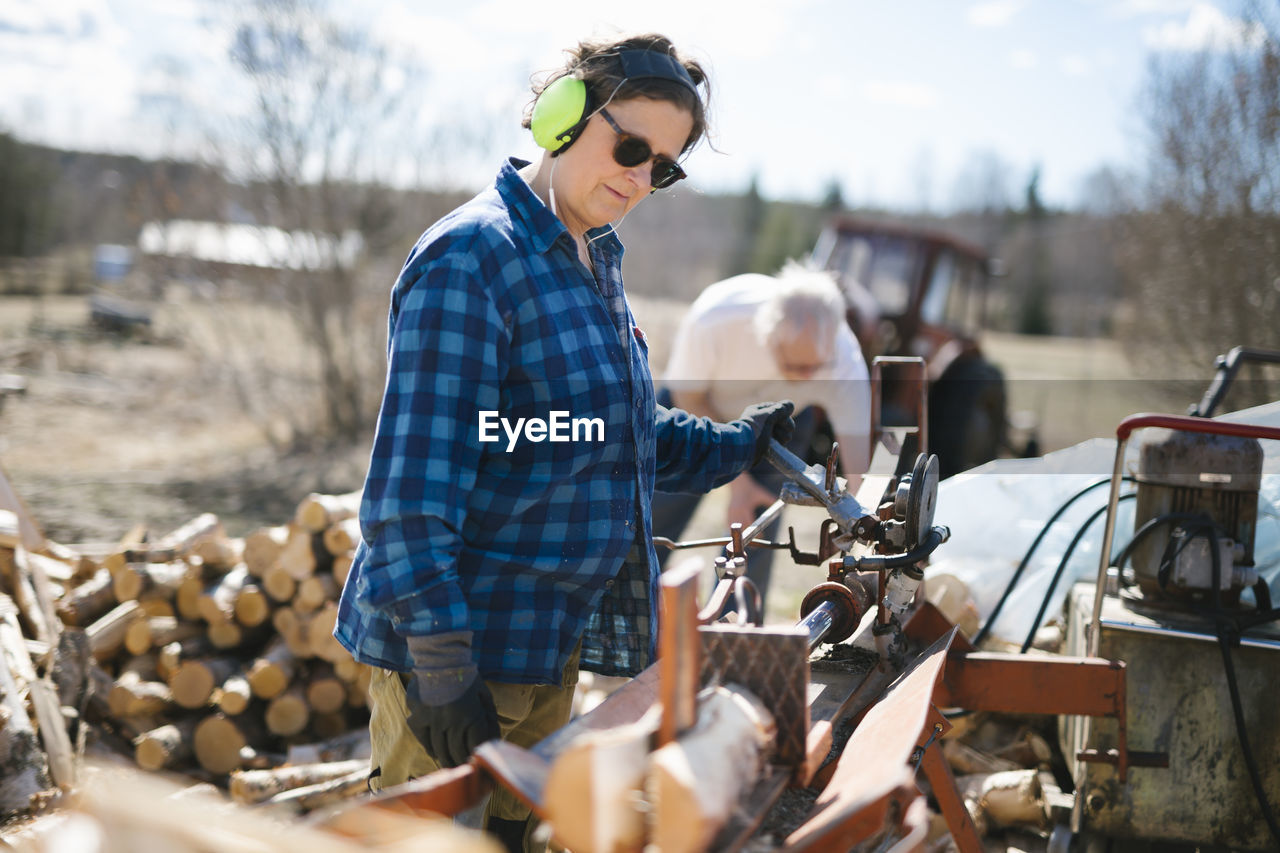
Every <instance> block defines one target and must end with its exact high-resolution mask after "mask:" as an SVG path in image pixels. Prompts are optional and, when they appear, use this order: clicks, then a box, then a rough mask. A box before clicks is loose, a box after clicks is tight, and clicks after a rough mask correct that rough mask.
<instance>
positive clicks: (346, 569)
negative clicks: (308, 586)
mask: <svg viewBox="0 0 1280 853" xmlns="http://www.w3.org/2000/svg"><path fill="white" fill-rule="evenodd" d="M351 557H352V555H351V554H334V555H333V569H332V570H331V571H330V574H332V575H333V579H334V581H335V582H336V583H337V584H338V587H339V588H341V587H342V585H343V584H345V583H346V582H347V575H348V574H350V572H351Z"/></svg>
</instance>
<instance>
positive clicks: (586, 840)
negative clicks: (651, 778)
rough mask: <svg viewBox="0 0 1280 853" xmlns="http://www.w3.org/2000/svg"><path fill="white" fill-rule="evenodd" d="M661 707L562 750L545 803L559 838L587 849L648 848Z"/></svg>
mask: <svg viewBox="0 0 1280 853" xmlns="http://www.w3.org/2000/svg"><path fill="white" fill-rule="evenodd" d="M659 715H660V710H659V709H657V708H656V706H655V708H653V709H651V710H650V713H648V714H646V715H645V716H644V717H642V718H641V719H640V720H637V721H636V722H635V723H632V724H630V725H627V726H620V727H618V728H613V729H602V730H600V731H594V732H587V733H584V734H583V735H581V736H580V737H578V738H576V739H575V740H574V741H572V742H571V743H570V744H569V745H568V746H566V747H565V748H564V749H563V750H561V751H560V753H558V754H557V755H556V757H555V760H554V761H553V762H552V764H551V768H550V770H549V771H548V773H547V781H546V784H545V786H544V788H543V797H542V804H543V808H544V810H545V813H546V817H547V821H548V822H549V823H550V824H551V827H552V832H553V833H554V835H555V837H556V840H557V841H559V842H560V843H561V844H563V845H564V846H565V847H567V848H569V849H571V850H575V851H576V850H580V851H583V853H628V851H631V852H632V853H635V852H636V851H640V850H643V849H644V843H645V816H646V808H645V805H644V782H645V775H646V773H647V771H648V766H649V755H650V752H649V751H650V749H651V748H652V746H653V739H654V736H655V735H656V734H657V731H658V723H659V719H660V716H659Z"/></svg>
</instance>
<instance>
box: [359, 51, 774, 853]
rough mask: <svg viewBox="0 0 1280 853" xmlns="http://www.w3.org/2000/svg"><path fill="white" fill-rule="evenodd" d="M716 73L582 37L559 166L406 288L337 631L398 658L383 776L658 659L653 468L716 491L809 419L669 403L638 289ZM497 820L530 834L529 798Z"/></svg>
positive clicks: (563, 107) (550, 719)
mask: <svg viewBox="0 0 1280 853" xmlns="http://www.w3.org/2000/svg"><path fill="white" fill-rule="evenodd" d="M706 86H707V81H706V76H705V74H704V73H703V71H702V69H701V67H700V66H699V65H698V64H697V63H696V62H694V61H692V60H689V59H685V58H682V57H680V56H679V55H678V54H677V53H676V52H675V49H674V48H673V46H672V45H671V43H670V42H669V41H668V40H667V39H666V38H664V37H662V36H657V35H646V36H637V37H631V38H625V39H619V40H613V41H608V42H591V43H585V42H584V43H582V44H580V45H579V46H578V47H577V49H576V50H574V51H572V52H571V55H570V61H569V62H568V64H567V65H566V67H565V68H564V69H562V70H561V71H560V72H558V73H557V74H555V75H553V77H552V78H551V79H550V80H549V81H548V83H547V84H546V85H545V86H543V87H541V88H539V89H536V90H535V95H536V99H535V102H534V104H533V107H532V110H531V112H530V114H529V115H528V116H527V117H526V120H525V125H526V126H529V127H530V129H531V130H532V132H533V134H534V138H535V140H536V141H537V142H538V143H539V144H540V145H541V146H543V148H544V153H543V155H542V156H541V159H540V160H539V161H538V162H537V163H536V164H527V163H523V162H521V161H518V160H514V159H512V160H509V161H508V162H507V163H506V164H504V165H503V166H502V168H501V170H500V171H499V173H498V177H497V180H496V181H495V183H494V185H493V186H492V187H490V188H489V189H487V190H486V191H484V192H483V193H481V194H480V195H479V196H477V197H476V198H475V199H473V200H472V201H470V202H468V203H467V204H464V205H463V206H462V207H460V208H458V209H457V210H455V211H453V212H452V213H450V214H449V215H447V216H445V217H444V218H443V219H442V220H440V221H439V222H438V223H436V224H435V225H433V226H432V227H431V228H429V229H428V230H427V232H426V233H425V234H423V236H422V237H421V238H420V239H419V241H418V243H417V245H416V246H415V247H414V249H413V251H412V252H411V253H410V255H409V258H408V260H407V261H406V263H405V265H404V268H403V270H402V271H401V273H400V276H399V278H398V280H397V281H396V284H395V288H394V290H393V292H392V299H391V312H390V321H389V322H390V340H389V345H388V351H389V366H388V378H387V386H386V390H385V393H384V397H383V401H382V409H381V412H380V414H379V419H378V426H377V434H376V436H375V439H374V446H373V453H372V458H371V461H370V467H369V473H368V477H367V479H366V481H365V488H364V501H363V505H362V507H361V527H362V531H363V542H362V543H361V544H360V546H359V548H358V549H357V553H356V557H355V560H354V562H353V565H352V569H351V572H350V574H349V576H348V578H347V583H346V586H345V587H344V589H343V593H342V600H341V605H340V612H339V620H338V625H337V627H336V629H335V635H336V636H337V637H338V639H339V640H340V641H341V642H342V643H343V645H345V646H346V647H347V648H348V649H349V650H350V651H351V652H352V654H353V655H355V657H356V659H357V660H359V661H361V662H364V663H367V664H370V665H372V666H374V667H376V669H375V673H374V678H373V681H372V683H371V686H370V711H371V720H370V731H371V735H372V739H373V759H372V767H373V771H372V774H371V778H370V786H371V787H373V788H375V789H380V788H382V787H386V786H389V785H393V784H397V783H399V782H403V781H405V780H406V779H409V778H412V777H415V776H420V775H423V774H425V773H427V772H430V771H431V770H433V769H435V768H436V767H438V766H454V765H456V764H459V763H462V762H464V761H466V760H467V758H468V756H469V755H470V753H471V752H472V750H474V749H475V747H476V746H477V745H479V744H480V743H482V742H483V741H485V740H487V739H490V738H493V737H498V736H499V735H501V736H502V737H504V738H506V739H508V740H510V741H512V742H513V743H516V744H519V745H521V746H531V745H533V744H534V743H536V742H537V741H539V740H541V739H542V738H543V737H545V736H546V735H547V734H549V733H550V732H552V731H554V730H555V729H557V728H559V727H561V726H563V725H564V724H565V723H566V722H568V719H569V714H570V707H571V702H572V697H573V687H574V684H575V683H576V681H577V672H578V667H579V665H581V666H584V667H587V668H589V669H592V670H594V671H597V672H602V673H605V674H609V675H634V674H635V673H637V672H639V671H640V670H641V669H643V668H644V667H645V666H647V665H648V664H649V663H650V662H651V661H652V659H653V655H654V649H655V646H654V642H655V637H654V633H655V632H654V628H655V626H656V623H657V609H656V607H657V578H658V573H657V570H656V569H655V568H653V567H655V566H656V565H657V561H656V558H655V555H654V552H653V546H652V543H651V541H650V540H651V536H652V531H651V521H650V503H651V501H652V497H653V489H654V484H655V480H656V481H658V482H661V483H663V486H664V488H667V489H668V490H687V491H695V492H696V491H706V490H708V489H710V488H712V487H714V486H717V485H720V484H721V483H724V482H727V481H728V480H730V479H732V478H733V477H734V476H735V475H737V474H738V473H739V472H741V471H743V470H744V469H746V468H747V467H749V466H750V465H751V464H752V463H753V461H756V460H758V459H759V458H760V457H761V456H762V455H763V452H764V448H765V447H766V446H767V443H768V440H769V438H770V436H771V435H772V434H775V433H780V434H782V435H785V434H786V433H787V431H788V427H789V425H790V418H789V414H790V409H791V406H790V404H789V403H782V404H769V405H760V406H753V407H751V408H750V409H749V410H748V411H747V412H744V413H743V415H744V416H743V418H742V419H739V420H737V421H733V422H731V423H728V424H718V423H715V422H713V421H710V420H708V419H700V418H693V417H691V416H689V415H688V414H687V413H684V412H681V411H679V410H667V409H663V408H659V407H656V406H655V403H654V399H653V386H652V381H651V378H650V374H649V366H648V362H647V354H646V346H645V341H644V336H643V334H642V333H641V332H640V330H639V328H638V327H637V326H636V324H635V320H634V318H633V317H632V315H631V311H630V309H629V308H628V306H627V303H626V298H625V295H624V293H623V288H622V276H621V260H622V245H621V243H620V242H619V241H618V239H617V237H616V235H615V234H614V233H613V228H612V226H611V225H610V223H611V222H614V221H618V220H621V219H622V218H623V217H624V216H626V214H627V212H628V211H630V210H631V209H632V208H634V207H635V206H636V205H637V204H638V203H639V202H640V201H641V199H643V198H644V197H645V196H647V195H649V193H650V192H652V191H653V190H654V189H656V188H659V187H662V186H669V185H670V184H671V183H674V182H675V181H676V180H679V178H681V177H683V175H684V173H683V170H682V169H681V168H680V166H679V164H678V158H679V157H680V156H681V155H682V154H683V153H685V152H686V151H688V150H689V148H691V147H692V146H693V145H694V144H695V143H696V142H697V141H698V140H699V139H700V138H701V136H702V135H703V133H704V131H705V127H706V119H705V115H706V112H705V111H706V105H705V89H706ZM499 425H501V429H499V428H498V427H499ZM558 426H559V427H564V428H563V429H559V430H558V429H557V427H558ZM579 426H583V427H584V429H582V430H579V429H578V427H579ZM486 826H487V828H488V829H489V830H490V831H492V832H493V833H494V834H495V835H497V836H498V837H499V838H501V839H502V840H503V842H504V843H505V844H506V845H507V846H508V848H509V849H521V845H522V844H523V845H524V849H530V848H529V847H528V841H527V836H528V833H529V831H530V829H531V828H532V821H531V820H530V819H529V811H528V809H526V808H524V807H523V806H522V805H520V803H518V802H517V801H516V800H515V798H514V797H513V796H511V795H510V794H509V793H507V792H505V791H501V790H499V791H496V792H495V793H494V795H493V797H492V798H491V800H490V803H489V806H488V815H487V820H486Z"/></svg>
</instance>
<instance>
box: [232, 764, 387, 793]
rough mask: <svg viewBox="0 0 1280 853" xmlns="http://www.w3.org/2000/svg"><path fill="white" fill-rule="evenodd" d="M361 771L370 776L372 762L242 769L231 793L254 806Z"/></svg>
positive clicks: (236, 774) (234, 780)
mask: <svg viewBox="0 0 1280 853" xmlns="http://www.w3.org/2000/svg"><path fill="white" fill-rule="evenodd" d="M357 772H359V773H363V774H364V775H365V776H366V777H367V776H368V774H369V762H368V761H367V760H364V759H358V758H357V759H354V760H349V761H332V762H327V763H323V764H302V765H291V766H285V767H277V768H274V769H271V770H240V771H237V772H235V773H232V774H231V779H230V781H229V782H228V785H227V793H229V794H230V795H231V799H233V800H235V801H236V802H237V803H244V804H245V805H252V804H254V803H261V802H264V801H266V800H269V799H271V798H272V797H274V796H276V795H277V794H282V793H284V792H285V791H291V790H293V789H294V788H303V787H306V786H308V785H315V784H318V783H320V782H330V781H333V780H334V779H341V778H342V777H343V776H350V775H351V774H352V773H357Z"/></svg>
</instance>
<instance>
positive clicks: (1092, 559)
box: [925, 402, 1280, 644]
mask: <svg viewBox="0 0 1280 853" xmlns="http://www.w3.org/2000/svg"><path fill="white" fill-rule="evenodd" d="M1221 420H1224V421H1234V422H1237V423H1248V424H1256V425H1259V426H1271V427H1277V426H1280V402H1276V403H1269V404H1267V405H1265V406H1259V407H1257V408H1253V409H1246V410H1244V411H1240V412H1232V413H1231V414H1228V415H1223V416H1222V417H1221ZM1141 440H1142V432H1141V431H1138V432H1135V433H1134V434H1133V435H1132V436H1130V439H1129V443H1128V446H1127V448H1126V453H1125V473H1126V474H1127V475H1130V476H1131V475H1132V474H1133V466H1134V462H1135V460H1136V459H1137V448H1138V446H1139V444H1140V442H1141ZM1115 447H1116V442H1115V439H1114V438H1110V439H1104V438H1095V439H1091V440H1089V441H1086V442H1083V443H1081V444H1077V445H1075V446H1074V447H1069V448H1066V449H1064V450H1059V451H1056V452H1053V453H1049V454H1046V455H1044V456H1042V457H1039V458H1037V459H999V460H996V461H994V462H989V463H987V464H986V465H982V466H980V467H978V468H974V469H973V470H971V471H966V472H964V473H963V474H958V475H956V476H954V477H951V478H949V479H946V480H944V481H943V482H942V483H941V485H940V486H939V488H938V508H937V513H936V516H935V522H934V523H935V524H945V525H946V526H948V527H949V528H951V539H950V540H949V541H948V542H947V543H946V544H945V545H943V546H942V547H941V548H939V549H938V551H937V552H936V553H935V555H934V559H933V562H932V563H931V564H930V566H929V568H928V570H927V571H926V575H925V577H926V578H928V577H931V576H933V577H936V576H939V575H944V574H945V575H953V576H955V577H956V578H958V579H959V580H961V581H963V582H964V583H965V584H966V585H967V586H968V587H969V593H970V595H971V596H972V598H973V602H974V604H975V606H976V607H977V609H978V613H979V614H980V616H981V617H982V620H983V622H985V621H986V619H987V617H988V616H989V615H990V613H991V611H992V609H993V608H994V607H995V605H996V603H997V602H998V601H999V599H1000V596H1001V595H1002V594H1003V593H1004V590H1005V587H1006V586H1008V584H1009V581H1010V579H1011V578H1012V577H1013V574H1014V571H1015V570H1016V569H1017V567H1018V564H1019V563H1020V562H1022V559H1023V556H1024V555H1025V554H1026V552H1027V549H1028V548H1029V547H1030V546H1031V543H1032V542H1033V541H1034V540H1035V538H1036V536H1037V535H1038V534H1039V532H1040V530H1041V528H1042V527H1043V526H1044V524H1045V522H1047V521H1048V520H1049V518H1050V517H1051V516H1052V515H1053V514H1054V513H1055V512H1056V511H1057V510H1058V508H1059V507H1061V506H1062V504H1064V503H1065V502H1066V501H1067V500H1068V499H1070V497H1071V496H1072V495H1074V494H1075V493H1076V492H1078V491H1080V490H1081V489H1083V488H1085V487H1086V486H1089V485H1090V484H1092V483H1096V482H1099V481H1101V480H1109V478H1110V476H1111V469H1112V466H1113V464H1114V462H1115V452H1116V451H1115ZM1262 449H1263V453H1264V454H1265V459H1264V462H1263V478H1262V489H1261V491H1260V495H1259V502H1258V526H1257V534H1256V538H1255V541H1254V562H1255V565H1256V567H1257V569H1258V571H1259V573H1260V574H1261V575H1262V577H1263V578H1265V579H1267V580H1268V582H1273V581H1275V580H1276V579H1277V577H1278V576H1280V442H1275V441H1263V442H1262ZM1132 489H1133V486H1132V484H1127V483H1126V484H1124V488H1122V490H1121V494H1125V493H1126V492H1129V491H1132ZM1108 494H1109V486H1107V485H1102V486H1098V487H1097V488H1095V489H1094V490H1093V491H1091V492H1089V493H1088V494H1086V495H1084V496H1083V497H1081V498H1080V499H1079V500H1077V501H1076V502H1075V503H1074V504H1072V506H1071V508H1070V509H1068V510H1067V511H1066V512H1065V513H1064V514H1063V515H1062V517H1061V518H1059V519H1058V520H1057V521H1056V522H1055V523H1054V524H1053V525H1052V527H1051V528H1050V529H1049V531H1048V532H1047V534H1046V535H1045V537H1044V539H1043V540H1042V541H1041V542H1040V544H1039V546H1038V547H1037V548H1036V551H1035V554H1034V555H1033V556H1032V559H1031V561H1030V562H1029V563H1028V564H1027V568H1026V569H1025V570H1024V571H1023V574H1022V577H1021V579H1020V580H1019V581H1018V585H1017V587H1016V588H1015V589H1014V590H1013V592H1012V594H1011V595H1010V596H1009V600H1008V601H1006V602H1005V605H1004V607H1003V609H1002V610H1001V612H1000V615H999V617H998V618H997V620H996V623H995V625H993V626H992V630H991V634H992V636H994V637H998V638H1000V639H1003V640H1005V641H1008V642H1011V643H1017V644H1021V643H1022V641H1023V639H1024V638H1025V637H1026V636H1027V634H1028V632H1029V631H1030V630H1031V623H1032V622H1033V621H1034V619H1035V614H1036V611H1037V610H1039V608H1040V605H1041V602H1042V601H1043V600H1044V596H1045V593H1046V591H1047V590H1048V588H1049V584H1050V582H1051V580H1052V578H1053V575H1054V572H1055V571H1056V570H1057V568H1058V564H1059V562H1060V561H1061V560H1062V557H1063V555H1064V554H1065V553H1066V551H1067V548H1068V546H1069V545H1070V543H1071V540H1072V539H1073V538H1075V536H1076V534H1077V532H1078V531H1079V530H1080V529H1081V527H1082V526H1083V525H1084V524H1085V522H1086V521H1087V520H1088V519H1089V518H1090V516H1092V515H1093V514H1094V513H1095V512H1097V511H1098V510H1099V509H1101V508H1103V507H1105V506H1106V503H1107V497H1108ZM1105 524H1106V516H1105V513H1102V514H1100V515H1098V517H1097V518H1096V519H1095V520H1094V521H1093V522H1092V523H1091V524H1090V526H1089V528H1088V530H1087V532H1086V533H1085V535H1084V536H1083V537H1082V538H1081V539H1080V541H1079V542H1078V543H1077V545H1076V547H1075V550H1074V551H1073V552H1072V556H1071V558H1070V560H1069V561H1068V563H1067V565H1066V567H1065V569H1064V570H1063V575H1062V577H1061V578H1060V579H1059V581H1058V583H1057V586H1056V587H1055V590H1054V595H1053V597H1052V598H1051V599H1050V601H1049V606H1048V607H1047V608H1046V610H1045V620H1044V621H1046V622H1047V621H1050V620H1052V619H1053V618H1055V617H1057V616H1058V615H1060V614H1061V612H1062V605H1063V601H1064V599H1065V598H1066V595H1067V592H1068V590H1070V588H1071V585H1072V584H1073V583H1076V582H1077V581H1080V580H1094V579H1096V578H1097V576H1098V564H1099V562H1100V561H1099V553H1098V552H1099V549H1101V547H1102V536H1103V530H1104V527H1105ZM1132 535H1133V502H1132V501H1121V502H1120V505H1119V510H1118V512H1117V515H1116V534H1115V542H1114V547H1113V549H1112V557H1113V558H1114V557H1115V556H1116V555H1117V554H1118V552H1119V551H1120V549H1122V548H1123V547H1124V546H1125V545H1126V544H1127V543H1128V542H1129V540H1130V538H1131V537H1132ZM926 582H927V581H926ZM1246 600H1250V601H1251V600H1252V596H1251V594H1250V593H1246Z"/></svg>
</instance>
